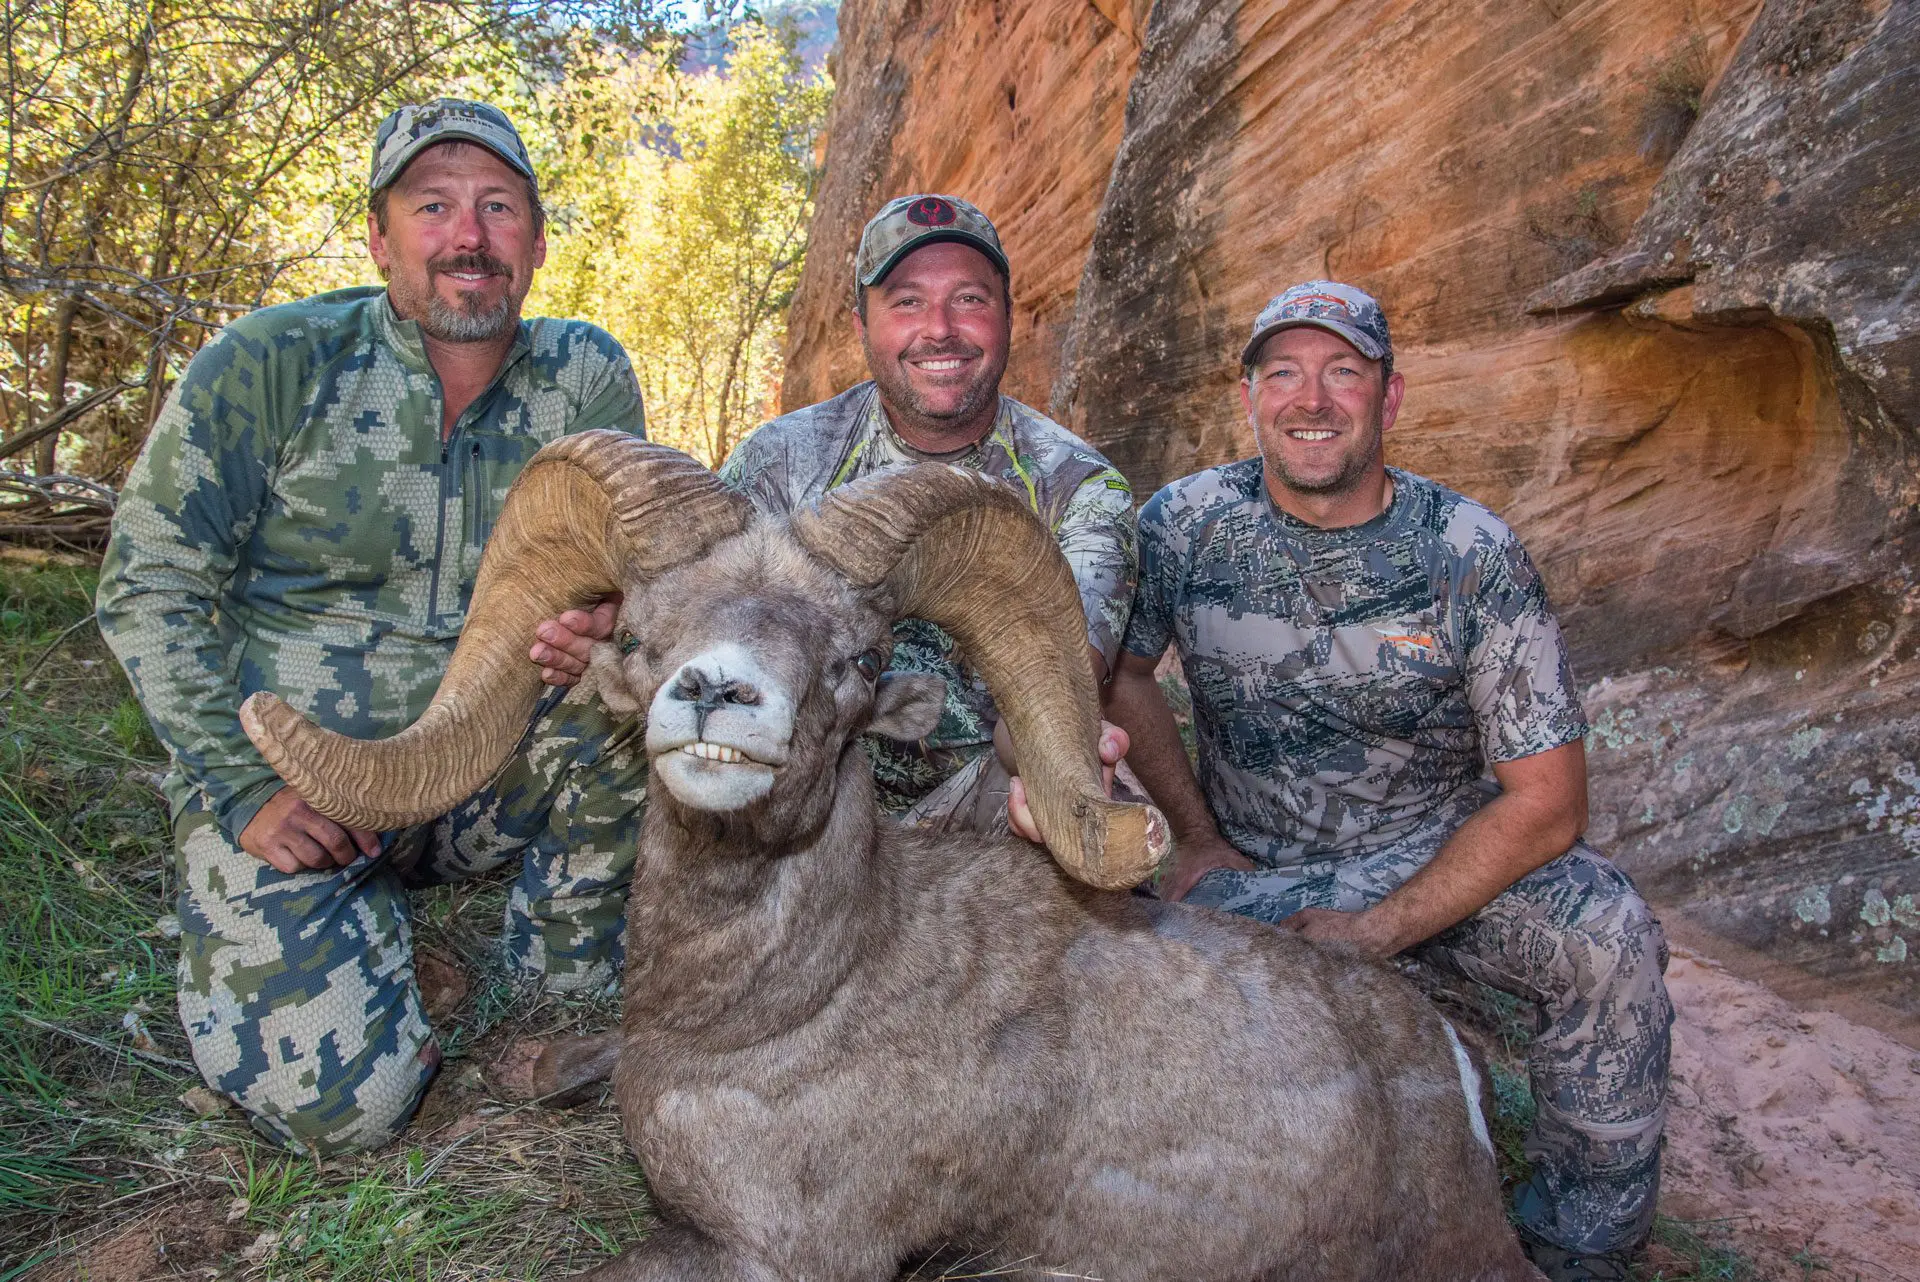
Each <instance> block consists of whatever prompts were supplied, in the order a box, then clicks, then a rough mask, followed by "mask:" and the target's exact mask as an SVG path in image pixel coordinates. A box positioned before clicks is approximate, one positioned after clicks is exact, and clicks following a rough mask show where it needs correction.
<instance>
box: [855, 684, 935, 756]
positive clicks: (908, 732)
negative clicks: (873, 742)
mask: <svg viewBox="0 0 1920 1282" xmlns="http://www.w3.org/2000/svg"><path fill="white" fill-rule="evenodd" d="M946 707H947V683H946V682H944V681H942V680H941V679H940V678H939V677H933V676H927V675H926V674H924V673H901V672H883V673H881V674H880V684H879V686H878V687H877V688H876V689H875V690H874V692H873V721H872V722H871V723H870V724H869V725H868V726H867V730H868V731H869V732H870V733H872V734H877V735H880V736H882V737H884V738H887V739H903V740H907V741H909V742H910V741H912V740H914V739H924V738H926V737H927V736H928V735H930V734H932V733H933V730H934V727H935V726H938V725H939V724H940V714H941V713H942V712H944V711H945V710H946Z"/></svg>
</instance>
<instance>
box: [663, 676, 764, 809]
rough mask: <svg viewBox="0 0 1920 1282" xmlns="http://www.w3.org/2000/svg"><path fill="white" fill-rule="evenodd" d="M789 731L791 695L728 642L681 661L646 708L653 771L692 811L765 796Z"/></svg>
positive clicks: (748, 802) (735, 804)
mask: <svg viewBox="0 0 1920 1282" xmlns="http://www.w3.org/2000/svg"><path fill="white" fill-rule="evenodd" d="M792 736H793V700H792V698H791V697H790V696H789V695H788V694H787V692H786V690H785V689H784V688H783V687H782V686H781V685H780V684H779V683H778V681H777V679H776V678H774V677H773V676H772V674H771V673H769V672H768V671H767V670H766V669H765V668H763V667H762V666H761V665H760V663H759V661H758V660H756V659H755V658H754V656H753V653H752V652H751V651H749V650H748V649H747V648H746V647H745V646H742V645H737V644H734V643H732V642H725V643H722V644H720V645H716V646H713V647H712V648H710V649H708V650H705V651H703V652H702V653H700V654H697V655H695V656H694V657H693V658H691V659H689V660H687V661H686V662H685V663H683V664H681V665H680V667H679V668H677V669H676V670H675V671H674V673H673V675H671V676H669V677H668V678H667V679H666V680H665V681H663V682H661V684H660V689H659V690H658V691H656V692H655V694H654V696H653V703H652V705H651V706H650V707H649V708H648V710H647V755H648V756H649V757H650V758H651V759H652V763H653V777H654V778H655V779H657V780H659V781H660V782H661V783H662V784H665V785H666V787H667V788H668V790H669V791H671V792H672V793H673V795H674V796H675V797H676V798H678V799H679V801H680V802H681V804H683V805H687V806H692V807H694V808H695V809H698V810H738V809H740V808H741V807H742V806H747V805H751V804H752V803H754V802H756V801H758V800H760V798H762V797H764V796H766V795H767V792H768V790H769V789H771V788H772V787H773V772H774V770H775V768H777V767H779V766H782V765H785V764H786V760H787V744H788V741H789V740H790V739H791V738H792Z"/></svg>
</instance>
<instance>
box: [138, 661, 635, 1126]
mask: <svg viewBox="0 0 1920 1282" xmlns="http://www.w3.org/2000/svg"><path fill="white" fill-rule="evenodd" d="M644 734H645V727H644V724H642V723H638V722H633V723H616V722H614V721H612V720H611V719H610V718H609V717H608V716H607V714H606V712H605V710H604V709H603V707H602V706H601V704H600V702H599V700H598V699H595V698H592V697H591V696H575V697H570V698H567V699H565V700H564V701H561V700H557V699H554V698H552V697H549V699H548V700H547V701H546V703H544V704H543V705H542V708H541V709H540V711H539V712H537V713H536V714H535V717H534V721H533V724H532V725H531V727H530V728H529V730H528V733H527V737H526V739H525V740H523V741H522V743H521V745H520V749H519V751H517V752H516V753H515V755H514V756H513V757H512V758H511V759H510V760H509V761H508V763H507V765H506V766H505V767H504V768H503V769H502V770H501V772H500V774H499V775H498V776H496V777H495V778H494V780H493V782H492V783H490V784H489V785H488V786H487V787H485V788H483V789H481V790H480V791H479V792H478V793H475V794H474V795H473V796H472V797H470V798H468V799H467V800H466V801H464V802H462V803H461V804H460V805H459V806H458V807H456V808H455V809H454V810H452V811H451V812H449V813H448V814H446V815H443V816H441V817H440V818H439V819H437V820H435V821H434V822H433V823H430V824H422V825H420V826H419V827H416V828H410V829H407V830H405V831H403V832H400V833H389V834H386V835H385V836H383V838H382V842H381V846H382V853H381V854H380V855H379V856H378V857H376V858H367V857H364V856H363V857H361V858H359V859H357V860H355V861H354V862H353V863H352V864H349V865H348V866H347V867H345V868H341V869H336V870H334V871H331V872H301V873H297V874H294V875H291V876H290V875H288V874H286V873H282V872H278V871H276V870H275V869H274V868H272V867H270V866H269V865H267V864H265V863H263V862H261V861H260V860H258V859H255V858H254V857H253V856H252V855H250V854H247V853H246V852H245V851H243V850H241V849H240V848H239V846H238V845H236V844H235V843H234V842H233V841H232V839H230V838H229V837H228V836H227V834H226V832H225V830H224V829H222V828H221V827H220V825H219V824H218V823H217V822H216V821H215V820H214V818H213V816H212V815H210V814H208V813H207V812H206V811H205V810H204V809H202V808H201V807H200V806H199V805H198V804H197V803H196V804H193V805H190V806H188V808H187V809H186V810H185V811H183V812H182V813H181V815H180V816H179V818H178V819H177V820H176V821H175V823H174V849H175V857H176V859H177V862H178V867H179V873H180V923H181V938H180V945H181V947H180V1019H181V1022H182V1023H183V1024H184V1025H185V1026H186V1030H187V1035H188V1038H189V1040H190V1041H191V1043H192V1046H193V1057H194V1062H195V1063H197V1064H198V1065H199V1067H200V1072H201V1073H202V1074H203V1075H204V1076H205V1077H206V1079H207V1082H208V1084H209V1085H211V1086H213V1087H214V1088H215V1089H216V1090H219V1091H222V1092H224V1093H225V1094H227V1095H228V1096H230V1097H231V1098H232V1099H233V1100H234V1101H235V1102H236V1103H238V1104H239V1105H240V1106H241V1107H242V1108H244V1109H246V1110H247V1112H248V1113H250V1114H252V1116H253V1117H254V1119H255V1124H256V1125H257V1126H258V1127H260V1128H261V1129H263V1130H265V1131H267V1132H269V1133H270V1134H273V1135H275V1136H276V1137H278V1138H280V1139H281V1140H283V1141H285V1142H286V1143H288V1144H290V1145H292V1146H294V1147H296V1148H300V1149H303V1150H307V1151H311V1152H314V1153H317V1154H320V1155H322V1156H325V1155H327V1154H331V1153H337V1152H342V1151H346V1150H352V1149H368V1148H374V1147H377V1146H379V1145H380V1144H383V1143H385V1142H386V1141H387V1140H388V1139H390V1138H392V1136H393V1135H395V1134H396V1133H398V1131H399V1130H400V1128H401V1127H403V1126H405V1125H406V1122H407V1119H408V1118H410V1117H411V1116H412V1115H413V1110H414V1108H415V1106H416V1105H417V1104H418V1103H419V1100H420V1096H421V1093H422V1092H423V1091H424V1090H425V1089H426V1085H427V1081H428V1080H429V1079H430V1078H431V1077H432V1076H433V1072H434V1069H435V1068H436V1067H437V1066H438V1064H439V1059H440V1056H439V1048H438V1045H437V1044H436V1043H435V1041H434V1038H433V1030H432V1029H431V1028H430V1027H429V1026H428V1023H427V1017H426V1013H425V1011H424V1009H423V1008H422V1005H421V1000H420V992H419V988H418V986H417V984H416V983H415V981H414V965H413V942H412V934H413V932H412V917H411V911H410V908H409V905H408V896H407V892H408V890H409V889H412V888H416V887H421V886H430V885H437V884H440V883H442V882H447V881H454V880H458V879H460V878H463V877H469V876H473V875H475V874H477V873H484V872H487V871H490V870H492V869H496V868H499V867H500V866H502V865H503V864H505V863H506V862H507V861H508V860H509V859H518V860H519V861H520V876H519V878H518V880H516V881H515V883H514V885H513V888H512V891H511V892H510V895H509V898H508V902H507V911H506V932H505V940H504V944H505V950H506V954H507V959H508V962H509V964H510V965H511V966H512V967H513V968H515V969H516V970H518V971H519V972H521V973H523V974H526V975H529V976H539V977H541V979H542V980H543V981H544V982H545V983H546V984H547V985H548V986H550V987H552V988H555V989H572V990H581V989H603V988H606V987H607V986H609V985H610V984H612V983H614V982H615V981H616V979H617V977H618V976H619V973H620V965H621V926H622V921H623V918H624V917H625V913H626V897H627V886H628V884H629V882H630V881H631V880H632V877H633V865H634V856H635V841H636V840H637V836H638V826H639V815H638V811H639V809H640V807H641V805H642V803H643V802H644V800H645V796H646V769H647V762H646V754H645V750H644V747H643V736H644Z"/></svg>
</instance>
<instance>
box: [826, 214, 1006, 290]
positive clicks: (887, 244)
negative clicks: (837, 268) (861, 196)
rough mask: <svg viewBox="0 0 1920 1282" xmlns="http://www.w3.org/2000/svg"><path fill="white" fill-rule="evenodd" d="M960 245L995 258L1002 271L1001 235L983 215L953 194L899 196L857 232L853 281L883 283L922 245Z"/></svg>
mask: <svg viewBox="0 0 1920 1282" xmlns="http://www.w3.org/2000/svg"><path fill="white" fill-rule="evenodd" d="M942 241H958V242H959V243H960V244H963V245H972V246H973V247H974V248H975V249H977V250H979V251H980V252H981V253H983V254H985V255H986V256H987V257H988V258H990V259H992V260H993V265H994V266H996V267H998V268H999V269H1000V270H1001V271H1002V272H1007V273H1008V274H1009V275H1011V274H1012V273H1011V272H1010V271H1009V269H1008V267H1007V253H1006V251H1005V250H1003V249H1001V248H1000V233H999V232H996V231H995V230H994V229H993V223H992V222H991V221H989V220H988V218H987V216H986V215H985V214H983V213H981V212H980V211H979V210H978V209H975V208H974V207H973V206H972V205H969V204H968V203H967V202H966V201H964V200H960V199H958V198H956V197H953V196H933V195H926V194H921V195H917V196H900V197H897V198H895V199H893V200H890V201H888V202H887V204H886V208H884V209H882V210H881V211H880V212H879V213H877V214H875V215H874V216H873V219H872V220H871V221H870V222H868V223H867V227H866V230H865V231H863V232H861V233H860V252H859V254H858V255H857V256H856V257H855V258H854V260H853V274H854V278H855V279H856V280H858V281H859V282H860V283H861V284H862V285H874V284H878V283H879V282H880V281H882V280H885V279H886V275H887V273H888V272H890V271H892V270H893V269H894V268H895V267H897V266H899V265H900V260H901V259H902V258H905V257H906V256H907V255H908V254H910V253H912V252H913V251H914V250H916V249H919V248H920V247H921V246H922V245H937V244H939V243H941V242H942Z"/></svg>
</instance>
